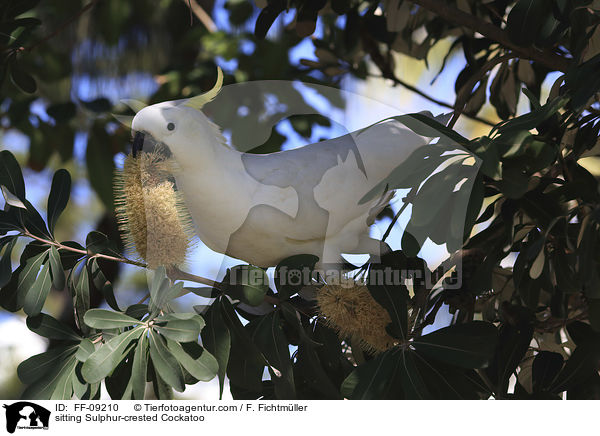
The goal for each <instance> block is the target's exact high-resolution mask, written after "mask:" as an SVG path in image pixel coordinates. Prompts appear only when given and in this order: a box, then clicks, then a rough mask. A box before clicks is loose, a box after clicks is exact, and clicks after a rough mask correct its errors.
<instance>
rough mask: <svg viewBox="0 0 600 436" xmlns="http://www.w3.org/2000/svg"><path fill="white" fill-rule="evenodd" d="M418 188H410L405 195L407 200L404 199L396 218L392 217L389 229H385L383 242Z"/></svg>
mask: <svg viewBox="0 0 600 436" xmlns="http://www.w3.org/2000/svg"><path fill="white" fill-rule="evenodd" d="M416 191H417V190H416V189H415V188H412V189H411V190H410V192H409V193H408V194H407V195H406V197H404V199H405V200H406V201H404V204H403V205H402V207H401V208H400V210H399V211H398V213H397V214H396V215H394V218H393V219H392V222H391V223H390V225H389V226H388V228H387V230H386V231H385V233H384V234H383V238H381V242H385V240H386V239H387V237H388V236H389V235H390V233H391V231H392V227H394V224H396V221H398V218H400V215H402V212H404V210H405V209H406V207H407V206H408V205H409V204H410V201H408V199H409V198H410V197H412V196H414V195H415V193H416Z"/></svg>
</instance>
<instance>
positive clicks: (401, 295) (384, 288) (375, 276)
mask: <svg viewBox="0 0 600 436" xmlns="http://www.w3.org/2000/svg"><path fill="white" fill-rule="evenodd" d="M382 260H383V259H382ZM390 268H391V267H390V266H389V265H385V264H372V265H371V267H370V268H369V273H368V279H367V280H368V281H367V288H368V289H369V292H370V293H371V296H372V297H373V299H374V300H375V301H376V302H377V303H378V304H379V305H381V307H383V308H384V309H385V310H386V311H387V312H388V313H389V314H390V318H391V320H392V331H390V334H393V335H394V336H395V337H397V338H399V339H404V338H406V335H407V333H408V309H407V301H408V298H409V296H408V289H407V288H406V286H404V285H403V284H396V283H389V282H388V278H389V277H390V274H386V272H387V273H389V271H390Z"/></svg>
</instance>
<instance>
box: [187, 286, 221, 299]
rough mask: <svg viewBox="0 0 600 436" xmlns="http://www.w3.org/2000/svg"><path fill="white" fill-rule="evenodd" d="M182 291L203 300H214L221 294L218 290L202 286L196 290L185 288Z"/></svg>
mask: <svg viewBox="0 0 600 436" xmlns="http://www.w3.org/2000/svg"><path fill="white" fill-rule="evenodd" d="M183 289H185V290H186V291H189V292H192V293H194V294H196V295H198V296H199V297H204V298H216V297H217V296H218V295H219V294H220V293H221V291H219V290H218V289H216V288H210V287H208V286H202V287H198V288H190V287H187V286H186V287H184V288H183Z"/></svg>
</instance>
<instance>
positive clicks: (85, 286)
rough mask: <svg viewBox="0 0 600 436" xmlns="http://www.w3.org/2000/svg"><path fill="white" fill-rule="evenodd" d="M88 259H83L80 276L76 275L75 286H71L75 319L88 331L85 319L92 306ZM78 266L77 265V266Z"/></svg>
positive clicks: (79, 325)
mask: <svg viewBox="0 0 600 436" xmlns="http://www.w3.org/2000/svg"><path fill="white" fill-rule="evenodd" d="M85 262H86V260H83V261H82V262H81V263H82V265H81V267H80V269H81V271H80V273H79V276H77V277H76V282H75V283H74V286H72V287H71V289H72V290H73V291H74V292H73V307H74V310H75V321H76V323H77V326H78V327H79V329H80V330H81V331H82V332H84V333H86V332H87V327H86V324H85V322H84V320H83V317H84V315H85V313H86V312H87V311H88V310H89V308H90V280H89V276H88V269H87V265H86V263H85ZM76 268H77V267H76ZM74 271H75V269H73V270H72V271H71V275H73V273H74Z"/></svg>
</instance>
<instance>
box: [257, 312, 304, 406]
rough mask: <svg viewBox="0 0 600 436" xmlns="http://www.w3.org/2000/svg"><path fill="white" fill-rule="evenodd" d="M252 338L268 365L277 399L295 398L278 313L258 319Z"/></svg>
mask: <svg viewBox="0 0 600 436" xmlns="http://www.w3.org/2000/svg"><path fill="white" fill-rule="evenodd" d="M252 322H253V321H251V323H252ZM252 338H253V339H254V343H255V344H256V346H257V347H258V348H259V349H260V351H261V352H262V353H263V355H264V356H265V358H266V359H267V362H268V363H269V372H270V373H271V380H272V381H273V384H274V385H275V395H276V397H277V399H280V400H284V399H293V398H296V389H295V384H294V372H293V368H292V361H291V360H290V354H289V344H288V341H287V339H286V337H285V335H284V333H283V329H282V328H281V324H280V319H279V312H277V311H274V312H271V313H269V314H268V315H265V316H263V317H261V318H259V319H258V320H257V325H256V327H255V329H254V332H253V334H252Z"/></svg>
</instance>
